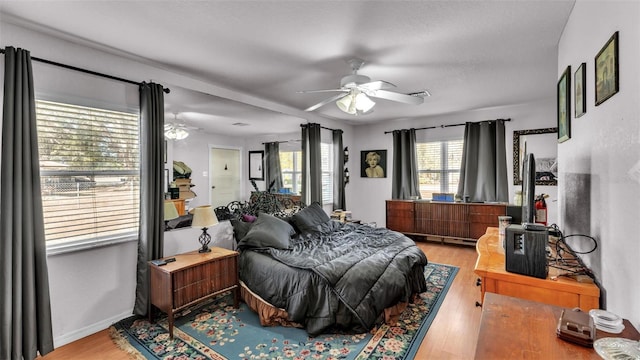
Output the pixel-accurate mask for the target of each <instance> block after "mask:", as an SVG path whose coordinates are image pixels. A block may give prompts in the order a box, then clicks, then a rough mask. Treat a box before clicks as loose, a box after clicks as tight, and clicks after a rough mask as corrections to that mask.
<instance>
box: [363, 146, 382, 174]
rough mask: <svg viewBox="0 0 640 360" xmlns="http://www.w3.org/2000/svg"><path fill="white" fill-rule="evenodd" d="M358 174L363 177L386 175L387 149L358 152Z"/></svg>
mask: <svg viewBox="0 0 640 360" xmlns="http://www.w3.org/2000/svg"><path fill="white" fill-rule="evenodd" d="M360 164H361V167H360V176H361V177H364V178H386V177H387V150H364V151H361V152H360Z"/></svg>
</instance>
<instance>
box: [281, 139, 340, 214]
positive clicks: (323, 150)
mask: <svg viewBox="0 0 640 360" xmlns="http://www.w3.org/2000/svg"><path fill="white" fill-rule="evenodd" d="M320 158H321V167H322V202H323V204H330V203H333V146H332V145H331V144H326V143H321V144H320ZM280 169H281V171H282V185H283V187H284V188H288V189H291V192H292V193H294V194H299V193H300V191H302V151H280Z"/></svg>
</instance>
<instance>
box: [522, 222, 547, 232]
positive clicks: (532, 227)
mask: <svg viewBox="0 0 640 360" xmlns="http://www.w3.org/2000/svg"><path fill="white" fill-rule="evenodd" d="M522 228H523V229H525V230H529V231H544V230H546V229H547V227H546V226H544V225H542V224H538V223H522Z"/></svg>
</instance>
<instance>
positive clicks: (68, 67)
mask: <svg viewBox="0 0 640 360" xmlns="http://www.w3.org/2000/svg"><path fill="white" fill-rule="evenodd" d="M4 53H5V51H4V48H2V49H0V54H4ZM31 60H33V61H38V62H41V63H45V64H49V65H54V66H58V67H62V68H65V69H69V70H75V71H79V72H83V73H85V74H91V75H95V76H100V77H103V78H107V79H111V80H117V81H121V82H125V83H129V84H133V85H138V86H140V85H142V83H141V82H137V81H133V80H127V79H123V78H119V77H116V76H112V75H107V74H103V73H99V72H96V71H92V70H87V69H83V68H79V67H76V66H71V65H66V64H61V63H59V62H55V61H51V60H47V59H41V58H37V57H34V56H32V57H31ZM162 91H164V92H165V93H167V94H168V93H170V92H171V89H169V88H163V89H162Z"/></svg>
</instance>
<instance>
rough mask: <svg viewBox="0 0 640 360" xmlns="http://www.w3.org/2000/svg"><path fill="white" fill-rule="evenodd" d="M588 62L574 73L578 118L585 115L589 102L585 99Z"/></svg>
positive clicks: (576, 113) (575, 105) (575, 103)
mask: <svg viewBox="0 0 640 360" xmlns="http://www.w3.org/2000/svg"><path fill="white" fill-rule="evenodd" d="M586 66H587V64H585V63H582V64H580V66H578V70H576V72H575V74H574V75H573V89H574V91H573V92H574V94H573V98H574V104H573V106H574V109H575V110H574V111H575V117H576V119H577V118H579V117H580V116H582V115H584V114H585V113H586V112H587V102H586V101H585V99H586V98H587V89H586V87H585V84H586V82H587V71H586Z"/></svg>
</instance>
